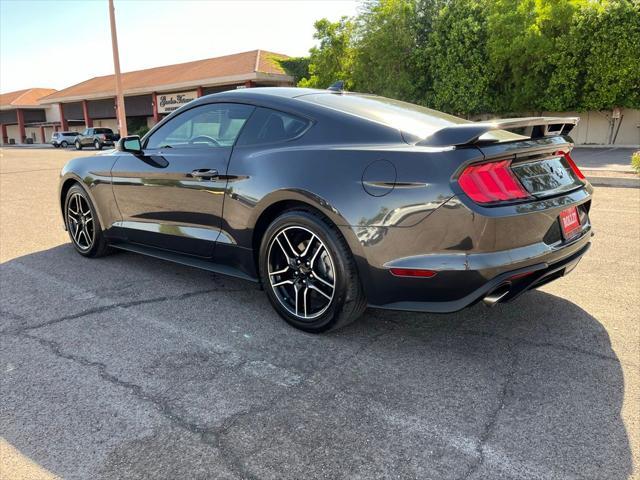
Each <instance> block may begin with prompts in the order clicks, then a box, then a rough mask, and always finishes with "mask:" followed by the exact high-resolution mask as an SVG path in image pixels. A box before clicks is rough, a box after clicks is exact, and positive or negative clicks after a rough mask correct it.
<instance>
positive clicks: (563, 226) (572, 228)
mask: <svg viewBox="0 0 640 480" xmlns="http://www.w3.org/2000/svg"><path fill="white" fill-rule="evenodd" d="M558 221H559V222H560V231H561V232H562V237H563V238H564V239H565V240H569V239H571V238H573V237H575V236H576V235H579V234H580V231H581V230H582V224H581V223H580V215H579V213H578V209H577V208H576V207H569V208H566V209H564V210H563V211H561V212H560V215H559V216H558Z"/></svg>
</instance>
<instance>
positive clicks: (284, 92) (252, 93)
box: [213, 87, 336, 98]
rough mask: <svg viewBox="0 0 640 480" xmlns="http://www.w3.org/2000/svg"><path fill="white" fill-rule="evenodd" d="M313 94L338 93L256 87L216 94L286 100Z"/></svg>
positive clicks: (216, 94)
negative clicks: (282, 98) (270, 97)
mask: <svg viewBox="0 0 640 480" xmlns="http://www.w3.org/2000/svg"><path fill="white" fill-rule="evenodd" d="M312 93H326V94H331V93H336V92H331V91H330V90H321V89H318V88H296V87H254V88H238V89H235V90H227V91H224V92H220V93H214V94H213V95H215V96H216V98H220V97H236V96H237V95H243V96H244V95H247V96H249V97H256V96H276V97H284V98H296V97H300V96H302V95H309V94H312Z"/></svg>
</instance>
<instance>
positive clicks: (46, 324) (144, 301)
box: [2, 288, 230, 334]
mask: <svg viewBox="0 0 640 480" xmlns="http://www.w3.org/2000/svg"><path fill="white" fill-rule="evenodd" d="M218 291H220V290H219V289H216V288H214V289H207V290H197V291H194V292H186V293H182V294H180V295H166V296H162V297H154V298H143V299H137V300H129V301H126V302H118V303H111V304H108V305H101V306H97V307H91V308H87V309H85V310H82V311H80V312H77V313H72V314H69V315H64V316H62V317H58V318H53V319H51V320H47V321H45V322H41V323H38V324H36V325H30V326H28V327H24V328H17V329H7V330H3V331H2V333H9V334H11V333H13V334H16V333H21V332H28V331H32V330H37V329H40V328H44V327H49V326H51V325H55V324H58V323H61V322H66V321H68V320H75V319H78V318H83V317H87V316H89V315H95V314H98V313H104V312H109V311H111V310H116V309H118V308H131V307H136V306H139V305H148V304H151V303H161V302H167V301H175V300H178V301H179V300H184V299H187V298H191V297H195V296H199V295H206V294H210V293H215V292H218ZM224 291H225V292H228V291H230V290H227V289H225V290H224ZM3 315H5V313H4V312H3ZM10 315H13V314H10Z"/></svg>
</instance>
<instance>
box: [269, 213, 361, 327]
mask: <svg viewBox="0 0 640 480" xmlns="http://www.w3.org/2000/svg"><path fill="white" fill-rule="evenodd" d="M260 273H261V280H262V283H263V285H264V287H265V289H266V291H267V296H268V297H269V300H270V301H271V304H272V305H273V306H274V308H275V309H276V311H277V312H278V313H279V314H280V315H281V316H282V317H283V318H284V319H285V320H286V321H287V322H288V323H290V324H291V325H293V326H295V327H297V328H300V329H302V330H305V331H308V332H313V333H319V332H323V331H327V330H332V329H336V328H339V327H342V326H344V325H346V324H348V323H350V322H351V321H353V320H355V319H356V318H358V317H359V316H360V314H361V313H362V311H363V310H364V308H365V307H366V301H365V298H364V294H363V293H362V288H361V286H360V281H359V278H358V274H357V270H356V266H355V262H354V260H353V257H352V255H351V252H350V251H349V248H348V246H347V244H346V242H345V240H344V239H343V238H342V235H341V234H340V232H339V230H338V229H337V228H336V227H334V226H333V225H332V224H331V223H330V222H329V221H328V220H327V219H326V218H324V217H323V216H322V215H320V214H317V213H315V212H310V211H302V210H294V211H289V212H285V213H284V214H282V215H281V216H280V217H278V218H277V219H276V220H274V221H273V223H272V224H271V225H270V226H269V228H268V229H267V231H266V232H265V235H264V237H263V240H262V247H261V249H260Z"/></svg>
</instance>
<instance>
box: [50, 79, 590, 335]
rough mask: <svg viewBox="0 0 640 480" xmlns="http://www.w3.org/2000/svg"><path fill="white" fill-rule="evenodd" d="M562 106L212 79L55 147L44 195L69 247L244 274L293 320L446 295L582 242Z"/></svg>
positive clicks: (460, 304) (577, 178)
mask: <svg viewBox="0 0 640 480" xmlns="http://www.w3.org/2000/svg"><path fill="white" fill-rule="evenodd" d="M577 120H578V119H576V118H548V117H535V118H518V119H506V120H492V121H488V122H468V121H466V120H462V119H460V118H457V117H453V116H450V115H446V114H443V113H440V112H437V111H434V110H430V109H428V108H423V107H420V106H417V105H412V104H408V103H403V102H399V101H395V100H390V99H387V98H383V97H377V96H373V95H365V94H357V93H346V92H343V91H340V90H339V89H330V90H308V89H296V88H255V89H246V90H236V91H229V92H224V93H218V94H214V95H209V96H206V97H202V98H199V99H197V100H195V101H193V102H191V103H189V104H187V105H185V106H184V107H182V108H180V109H179V110H177V111H175V112H174V113H172V114H171V115H169V116H168V117H166V118H165V119H163V120H162V121H161V122H160V123H159V124H158V125H156V126H155V127H154V128H153V129H152V130H151V131H150V132H149V133H148V134H147V135H145V136H144V138H143V139H142V140H140V139H139V138H138V137H126V138H124V139H122V140H121V141H120V142H119V144H118V147H117V148H116V149H115V150H113V151H110V152H106V153H105V154H101V155H97V156H92V157H85V158H78V159H75V160H72V161H70V162H69V163H68V164H67V165H66V166H65V167H64V169H63V170H62V173H61V181H60V206H61V208H62V213H63V217H64V222H65V226H66V229H67V230H68V231H69V235H70V237H71V240H72V243H73V245H74V247H75V248H76V250H77V251H78V252H79V253H80V254H81V255H84V256H87V257H97V256H100V255H104V254H105V253H107V252H108V251H109V250H110V249H111V248H118V249H123V250H129V251H132V252H138V253H143V254H147V255H152V256H155V257H159V258H163V259H167V260H172V261H174V262H178V263H182V264H186V265H192V266H194V267H199V268H205V269H207V270H211V271H214V272H219V273H223V274H228V275H233V276H236V277H240V278H243V279H247V280H251V281H255V282H260V283H261V284H262V286H263V287H264V288H265V290H266V292H267V295H268V297H269V300H270V301H271V303H272V305H273V307H274V308H275V309H276V310H277V311H278V313H279V314H280V315H281V316H282V317H283V318H284V319H285V320H286V321H287V322H289V323H290V324H292V325H293V326H295V327H297V328H301V329H303V330H306V331H310V332H321V331H326V330H329V329H332V328H337V327H340V326H342V325H345V324H346V323H348V322H350V321H352V320H354V319H356V318H357V317H358V316H359V315H360V314H361V313H362V311H363V310H364V308H365V307H367V305H368V306H371V307H377V308H388V309H400V310H414V311H425V312H453V311H456V310H460V309H462V308H464V307H467V306H469V305H471V304H473V303H475V302H478V301H480V300H483V301H484V302H485V303H486V304H488V305H493V304H496V303H498V302H505V301H509V300H512V299H514V298H516V297H517V296H518V295H520V294H521V293H523V292H525V291H526V290H528V289H531V288H536V287H538V286H540V285H543V284H545V283H547V282H549V281H552V280H554V279H556V278H559V277H561V276H563V275H565V274H566V273H568V272H569V271H570V270H571V269H573V267H574V266H575V265H576V264H577V262H578V261H579V260H580V258H581V257H582V255H583V254H584V253H585V252H586V251H587V249H588V248H589V246H590V239H591V236H592V232H591V225H590V222H589V208H590V205H591V194H592V192H593V189H592V187H591V185H590V184H589V183H588V182H587V181H586V180H585V178H584V176H583V175H582V173H581V172H580V170H579V169H578V168H577V167H576V165H575V164H574V162H573V161H572V159H571V157H570V155H569V152H570V150H571V148H572V147H573V144H572V140H571V139H570V138H569V137H568V136H566V135H567V134H568V132H569V131H570V130H571V128H572V127H573V126H574V125H575V123H576V122H577ZM509 130H516V131H517V133H514V132H512V131H509Z"/></svg>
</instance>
